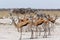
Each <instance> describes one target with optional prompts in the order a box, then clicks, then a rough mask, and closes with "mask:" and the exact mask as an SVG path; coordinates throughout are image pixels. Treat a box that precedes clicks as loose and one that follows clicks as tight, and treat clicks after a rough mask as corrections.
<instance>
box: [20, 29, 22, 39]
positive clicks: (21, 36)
mask: <svg viewBox="0 0 60 40" xmlns="http://www.w3.org/2000/svg"><path fill="white" fill-rule="evenodd" d="M20 40H22V28H21V34H20Z"/></svg>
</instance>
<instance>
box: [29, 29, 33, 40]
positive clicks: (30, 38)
mask: <svg viewBox="0 0 60 40" xmlns="http://www.w3.org/2000/svg"><path fill="white" fill-rule="evenodd" d="M30 39H33V30H32V29H31V38H30Z"/></svg>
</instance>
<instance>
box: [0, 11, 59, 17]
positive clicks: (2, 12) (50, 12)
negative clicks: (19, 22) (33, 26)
mask: <svg viewBox="0 0 60 40" xmlns="http://www.w3.org/2000/svg"><path fill="white" fill-rule="evenodd" d="M40 12H42V13H46V14H50V15H58V16H60V11H40ZM13 15H16V14H13ZM27 15H29V14H27ZM32 15H34V14H32ZM8 16H9V12H8V11H0V17H8ZM18 16H22V14H18Z"/></svg>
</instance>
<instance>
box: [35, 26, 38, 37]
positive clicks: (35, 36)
mask: <svg viewBox="0 0 60 40" xmlns="http://www.w3.org/2000/svg"><path fill="white" fill-rule="evenodd" d="M37 31H38V30H37V26H36V33H35V35H36V36H35V38H37V34H38V33H37Z"/></svg>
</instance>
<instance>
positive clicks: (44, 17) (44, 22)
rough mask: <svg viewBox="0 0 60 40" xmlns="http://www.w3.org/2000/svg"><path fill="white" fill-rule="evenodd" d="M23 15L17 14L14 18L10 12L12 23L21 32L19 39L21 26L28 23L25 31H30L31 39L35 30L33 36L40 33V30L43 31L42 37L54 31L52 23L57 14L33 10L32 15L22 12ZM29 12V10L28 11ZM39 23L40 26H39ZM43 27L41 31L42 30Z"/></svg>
mask: <svg viewBox="0 0 60 40" xmlns="http://www.w3.org/2000/svg"><path fill="white" fill-rule="evenodd" d="M22 13H23V17H20V16H17V18H16V20H15V18H14V16H13V14H12V11H11V13H9V14H10V17H11V20H12V24H14V26H15V27H16V28H17V31H18V32H20V33H21V35H20V40H21V38H22V32H23V31H22V30H23V29H22V28H23V27H25V26H27V25H28V28H27V29H28V30H26V32H31V39H33V38H34V36H33V35H34V32H35V38H37V37H38V35H37V34H38V33H39V36H40V35H41V33H42V32H44V35H43V38H47V36H49V35H51V32H52V31H53V32H54V26H53V25H54V24H55V20H56V19H57V16H56V15H55V16H50V15H48V14H40V13H39V12H35V14H34V15H32V13H31V14H29V15H28V14H24V12H22ZM28 13H29V12H28ZM40 25H41V26H40ZM42 29H43V31H42Z"/></svg>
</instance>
